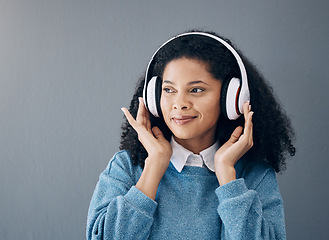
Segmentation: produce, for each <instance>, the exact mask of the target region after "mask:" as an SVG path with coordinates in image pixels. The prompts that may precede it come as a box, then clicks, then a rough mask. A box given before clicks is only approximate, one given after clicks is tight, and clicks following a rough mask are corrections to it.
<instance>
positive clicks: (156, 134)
mask: <svg viewBox="0 0 329 240" xmlns="http://www.w3.org/2000/svg"><path fill="white" fill-rule="evenodd" d="M152 132H153V135H154V137H155V138H156V139H165V137H164V136H163V133H162V132H161V130H160V129H159V128H158V127H153V128H152Z"/></svg>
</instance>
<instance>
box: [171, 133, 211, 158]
mask: <svg viewBox="0 0 329 240" xmlns="http://www.w3.org/2000/svg"><path fill="white" fill-rule="evenodd" d="M174 139H175V141H176V142H177V143H178V144H180V145H182V146H183V147H184V148H186V149H187V150H190V151H191V152H193V153H194V154H199V153H200V152H202V151H203V150H205V149H207V148H209V147H210V146H212V145H213V144H214V143H215V142H216V140H215V138H214V137H213V138H207V139H179V138H176V137H175V136H174Z"/></svg>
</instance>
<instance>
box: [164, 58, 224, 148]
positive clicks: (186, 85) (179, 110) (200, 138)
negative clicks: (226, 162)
mask: <svg viewBox="0 0 329 240" xmlns="http://www.w3.org/2000/svg"><path fill="white" fill-rule="evenodd" d="M220 89H221V81H219V80H218V79H215V78H214V77H213V76H212V74H211V73H210V72H208V70H207V66H206V65H205V64H204V63H203V62H201V61H198V60H195V59H188V58H179V59H175V60H172V61H171V62H169V63H168V64H167V65H166V67H165V69H164V72H163V82H162V95H161V102H160V104H161V109H162V113H163V117H164V120H165V122H166V124H167V126H168V127H169V129H170V130H171V131H172V133H173V135H174V137H175V139H176V141H178V142H179V143H180V141H194V143H199V144H201V143H210V144H213V143H214V141H215V140H214V139H215V131H216V125H217V121H218V118H219V114H220ZM208 145H209V144H208Z"/></svg>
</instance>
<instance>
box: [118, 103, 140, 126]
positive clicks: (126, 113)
mask: <svg viewBox="0 0 329 240" xmlns="http://www.w3.org/2000/svg"><path fill="white" fill-rule="evenodd" d="M121 110H122V112H123V113H124V115H125V116H126V118H127V120H128V122H129V124H130V125H131V126H132V127H133V128H134V129H135V130H136V128H137V125H138V123H137V122H136V120H135V119H134V118H133V116H131V114H130V112H129V111H128V109H127V108H125V107H123V108H121Z"/></svg>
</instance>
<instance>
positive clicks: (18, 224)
mask: <svg viewBox="0 0 329 240" xmlns="http://www.w3.org/2000/svg"><path fill="white" fill-rule="evenodd" d="M328 9H329V4H328V1H325V0H323V1H320V0H318V1H307V0H290V1H286V0H279V1H264V0H250V1H243V0H241V1H237V0H231V1H228V0H227V1H224V0H222V1H220V0H217V1H215V0H212V1H211V0H208V1H205V0H203V1H202V0H199V1H198V0H194V1H188V0H185V1H182V0H180V1H178V0H170V1H151V0H149V1H147V0H139V1H133V0H131V1H119V0H118V1H113V0H98V1H97V0H94V1H87V0H79V1H78V0H71V1H69V0H33V1H32V0H30V1H28V0H0V164H1V165H0V216H1V217H0V238H1V239H84V238H85V225H86V216H87V209H88V205H89V201H90V198H91V195H92V193H93V190H94V187H95V184H96V182H97V180H98V176H99V174H100V172H101V171H103V169H104V168H105V167H106V165H107V162H108V160H109V159H110V158H111V156H112V155H113V154H114V153H115V152H116V151H117V150H118V145H119V139H120V127H121V122H122V121H123V114H122V112H121V111H120V107H122V106H128V105H129V102H130V99H131V96H132V92H133V89H134V87H135V82H136V80H137V78H138V77H139V76H140V75H141V74H142V73H143V71H144V70H145V67H146V65H147V63H148V61H149V59H150V57H151V55H152V54H153V52H154V51H155V50H156V48H157V47H158V46H159V45H160V44H162V43H163V42H164V41H165V40H167V39H168V38H170V37H171V36H173V35H174V34H177V33H180V32H183V31H185V30H189V29H192V28H199V29H205V30H213V31H216V32H218V33H220V34H222V35H224V36H226V37H229V38H231V39H232V40H233V42H234V43H235V44H236V45H237V46H238V48H239V49H241V50H242V51H243V52H244V54H245V55H246V56H247V57H249V58H250V59H251V60H252V61H253V62H254V63H255V64H256V65H257V66H258V68H259V69H260V70H261V72H262V73H263V74H264V75H265V77H266V78H267V79H268V81H269V82H270V83H271V84H272V86H273V87H274V89H275V92H276V94H277V96H278V97H279V99H280V101H281V102H282V105H283V106H284V108H285V109H286V111H287V113H288V115H289V116H290V117H291V119H292V122H293V125H294V127H295V129H296V133H297V142H296V147H297V155H296V157H295V158H293V159H291V160H290V161H289V164H288V169H287V171H286V172H285V173H284V174H283V175H278V178H279V184H280V189H281V193H282V196H283V199H284V205H285V214H286V226H287V234H288V239H329V231H328V226H327V225H328V220H329V217H328V215H329V207H328V205H327V202H328V197H329V191H328V168H329V163H328V140H327V136H328V124H327V120H328V89H329V83H328V75H329V72H328V71H329V70H328V69H329V68H328V54H329V51H328V50H329V48H328V42H329V34H328V27H329V24H328V23H329V15H328Z"/></svg>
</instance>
